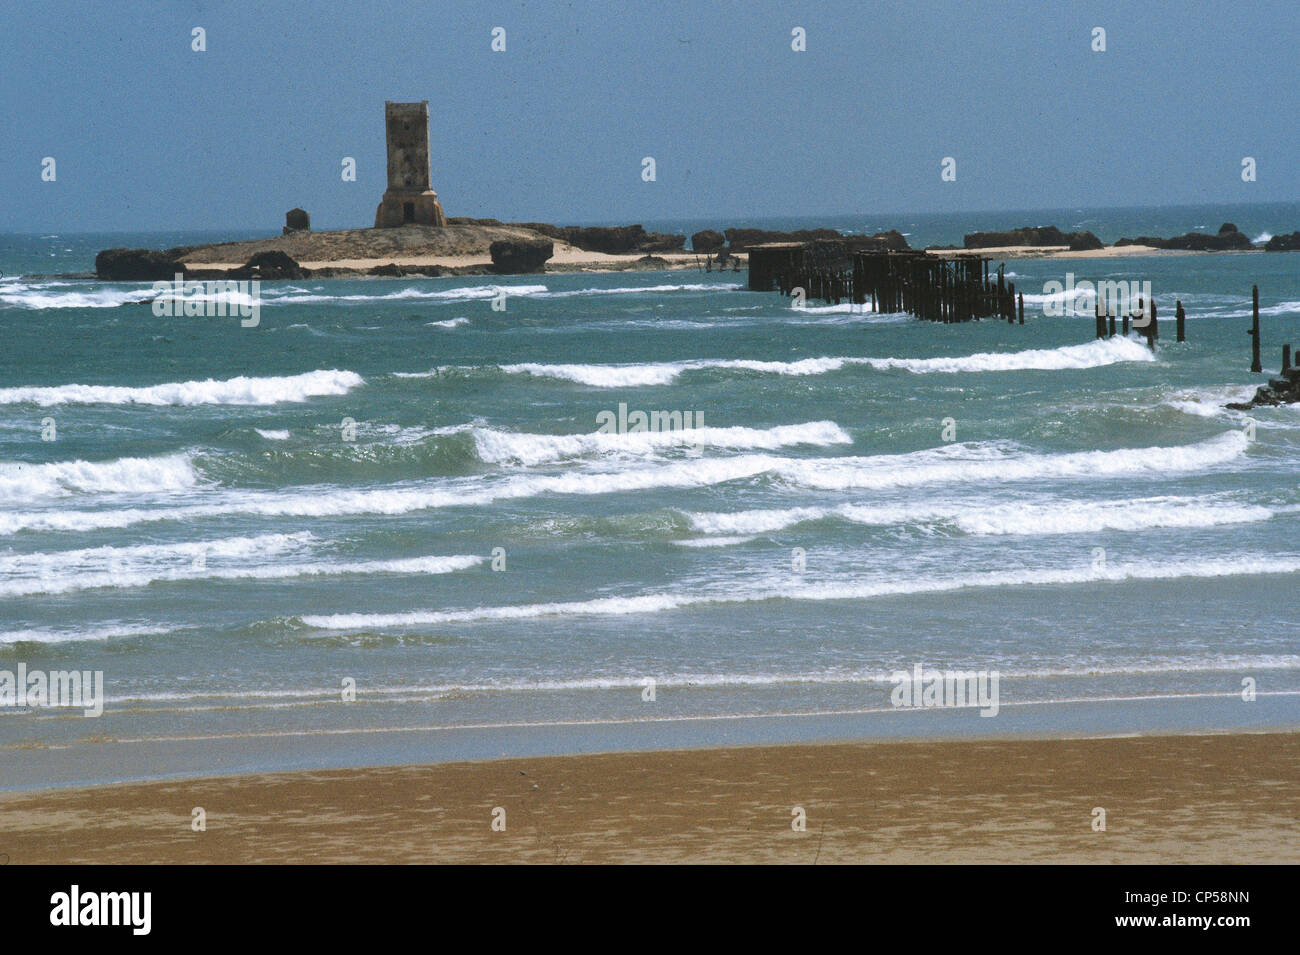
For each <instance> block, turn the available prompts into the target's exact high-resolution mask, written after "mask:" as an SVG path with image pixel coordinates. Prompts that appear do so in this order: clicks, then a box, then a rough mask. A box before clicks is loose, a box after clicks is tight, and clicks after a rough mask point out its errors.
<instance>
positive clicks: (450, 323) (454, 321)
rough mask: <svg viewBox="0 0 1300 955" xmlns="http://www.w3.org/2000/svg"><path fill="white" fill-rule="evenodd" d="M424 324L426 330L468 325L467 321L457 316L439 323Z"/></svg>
mask: <svg viewBox="0 0 1300 955" xmlns="http://www.w3.org/2000/svg"><path fill="white" fill-rule="evenodd" d="M424 324H425V326H426V327H428V328H460V326H462V325H468V324H469V319H468V318H465V317H464V316H457V317H456V318H449V319H446V320H445V321H441V322H425V323H424Z"/></svg>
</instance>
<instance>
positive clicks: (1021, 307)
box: [1017, 292, 1025, 325]
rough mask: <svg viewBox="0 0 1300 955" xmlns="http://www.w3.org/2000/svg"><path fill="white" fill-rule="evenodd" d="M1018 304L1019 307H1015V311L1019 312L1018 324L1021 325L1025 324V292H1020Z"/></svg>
mask: <svg viewBox="0 0 1300 955" xmlns="http://www.w3.org/2000/svg"><path fill="white" fill-rule="evenodd" d="M1018 304H1019V308H1018V309H1017V311H1018V312H1019V313H1020V324H1021V325H1023V324H1025V293H1024V292H1021V293H1020V301H1019V303H1018Z"/></svg>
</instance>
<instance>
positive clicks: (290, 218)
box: [284, 209, 311, 235]
mask: <svg viewBox="0 0 1300 955" xmlns="http://www.w3.org/2000/svg"><path fill="white" fill-rule="evenodd" d="M310 231H311V216H309V215H308V214H307V212H306V210H305V209H290V210H289V211H288V212H286V213H285V214H284V234H285V235H291V234H292V233H294V232H310Z"/></svg>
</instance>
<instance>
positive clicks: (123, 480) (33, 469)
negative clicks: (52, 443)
mask: <svg viewBox="0 0 1300 955" xmlns="http://www.w3.org/2000/svg"><path fill="white" fill-rule="evenodd" d="M195 483H196V478H195V474H194V468H193V465H192V464H191V463H190V459H189V457H188V456H186V455H183V454H174V455H168V456H166V457H158V458H117V459H115V460H111V461H51V462H48V463H46V464H19V463H16V462H3V463H0V500H2V501H4V502H5V503H6V504H7V503H9V502H13V501H28V500H32V499H36V498H42V497H62V496H65V495H69V494H144V493H174V492H177V491H185V490H188V489H190V488H192V487H194V485H195Z"/></svg>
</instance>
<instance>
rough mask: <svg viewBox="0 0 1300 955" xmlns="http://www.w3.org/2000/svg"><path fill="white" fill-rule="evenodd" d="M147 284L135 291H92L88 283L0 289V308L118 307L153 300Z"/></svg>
mask: <svg viewBox="0 0 1300 955" xmlns="http://www.w3.org/2000/svg"><path fill="white" fill-rule="evenodd" d="M155 294H156V293H154V291H153V288H152V286H151V285H149V284H145V285H142V286H140V287H138V288H127V289H122V288H95V287H92V286H91V285H90V284H89V283H87V284H85V285H82V286H79V287H76V288H70V287H69V286H68V285H67V284H66V283H61V282H60V283H49V284H41V285H8V286H0V306H3V307H7V308H26V309H33V310H44V309H53V308H117V307H118V306H119V305H126V304H128V303H131V302H145V301H147V300H149V299H152V298H153V296H154V295H155Z"/></svg>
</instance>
